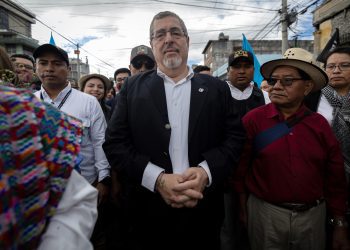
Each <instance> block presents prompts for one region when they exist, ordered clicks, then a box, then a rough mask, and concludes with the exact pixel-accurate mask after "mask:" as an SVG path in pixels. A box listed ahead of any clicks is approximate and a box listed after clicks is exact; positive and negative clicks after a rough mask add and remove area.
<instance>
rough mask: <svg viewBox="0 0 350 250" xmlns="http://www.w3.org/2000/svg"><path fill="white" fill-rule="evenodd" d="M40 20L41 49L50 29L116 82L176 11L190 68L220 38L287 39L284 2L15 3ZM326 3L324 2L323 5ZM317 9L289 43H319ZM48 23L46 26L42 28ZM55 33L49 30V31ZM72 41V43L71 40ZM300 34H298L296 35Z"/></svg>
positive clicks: (301, 5)
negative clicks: (158, 20) (158, 23)
mask: <svg viewBox="0 0 350 250" xmlns="http://www.w3.org/2000/svg"><path fill="white" fill-rule="evenodd" d="M13 1H14V2H16V3H17V4H19V5H20V6H22V7H24V8H26V9H27V10H29V11H31V12H32V13H33V14H35V15H36V18H37V19H38V20H39V21H36V24H34V25H32V36H33V38H34V39H37V40H38V41H39V44H43V43H48V42H49V39H50V32H51V30H50V28H52V29H53V36H54V39H55V42H56V45H57V46H60V47H62V48H64V49H66V50H67V51H69V52H70V57H76V56H75V55H74V54H73V50H74V47H75V45H74V44H77V43H79V45H80V46H81V53H80V57H81V58H82V59H83V60H84V61H85V58H86V56H87V57H88V60H89V64H90V71H91V73H101V74H105V75H106V76H109V77H110V76H113V72H114V71H115V70H116V69H117V68H120V67H128V65H129V60H130V51H131V49H132V48H133V47H135V46H137V45H140V44H144V45H147V46H149V25H150V22H151V20H152V18H153V16H154V15H155V14H157V13H158V12H160V11H164V10H170V11H173V12H175V13H176V14H178V15H179V16H180V17H181V18H182V19H183V20H184V22H185V24H186V26H187V29H188V30H189V36H190V53H189V65H191V64H198V63H202V62H203V54H202V51H203V49H204V47H205V45H206V44H207V42H208V40H210V39H211V40H216V39H217V38H218V35H219V33H220V32H224V33H225V35H229V37H230V39H242V33H244V34H245V35H246V37H247V38H248V39H281V32H280V30H281V28H280V25H279V24H278V21H279V16H278V10H279V9H280V8H281V0H270V1H265V0H245V1H244V0H221V1H213V0H164V1H146V0H131V1H126V0H123V1H119V0H60V1H56V0H55V1H53V0H13ZM313 2H315V1H310V0H294V1H292V0H288V6H289V10H291V9H292V8H295V10H297V11H298V12H299V11H301V10H303V9H305V8H306V7H307V6H308V5H310V4H311V3H313ZM320 2H322V1H320ZM314 8H315V5H313V6H311V7H310V8H308V10H307V11H306V13H304V14H299V15H298V20H297V22H296V23H295V24H293V25H292V26H291V28H292V31H291V30H290V31H289V38H292V37H293V36H294V35H295V34H297V35H298V36H299V39H313V36H312V32H313V31H314V28H313V26H312V14H311V11H312V10H313V9H314ZM41 22H42V23H41ZM47 26H48V27H50V28H48V27H47ZM56 32H58V33H59V34H60V35H62V36H64V37H65V38H67V39H69V40H70V41H71V42H73V43H74V44H73V43H71V42H70V41H67V40H66V39H65V38H63V37H61V36H60V35H59V34H57V33H56ZM293 32H294V33H293Z"/></svg>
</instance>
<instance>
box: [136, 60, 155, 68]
mask: <svg viewBox="0 0 350 250" xmlns="http://www.w3.org/2000/svg"><path fill="white" fill-rule="evenodd" d="M131 64H132V66H133V67H134V68H135V69H141V68H142V65H145V67H146V69H148V70H150V69H153V68H154V62H152V61H150V60H137V61H135V62H132V63H131Z"/></svg>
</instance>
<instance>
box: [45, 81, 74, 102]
mask: <svg viewBox="0 0 350 250" xmlns="http://www.w3.org/2000/svg"><path fill="white" fill-rule="evenodd" d="M71 89H72V86H71V84H70V82H68V85H67V86H66V87H65V88H64V89H62V91H61V92H60V93H59V94H58V95H57V97H56V99H55V100H52V101H55V102H59V101H62V99H63V98H64V97H65V95H66V94H67V93H68V92H69V91H70V90H71ZM40 91H41V93H42V95H43V98H44V100H45V99H50V100H51V98H50V96H49V94H48V93H47V92H46V90H45V88H44V87H43V85H41V89H40Z"/></svg>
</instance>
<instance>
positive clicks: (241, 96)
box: [226, 81, 271, 104]
mask: <svg viewBox="0 0 350 250" xmlns="http://www.w3.org/2000/svg"><path fill="white" fill-rule="evenodd" d="M226 82H227V84H228V86H229V87H230V91H231V96H232V98H234V99H236V100H238V101H240V100H247V99H248V98H249V97H250V96H251V95H252V93H253V86H254V82H253V81H251V82H250V85H249V86H248V87H247V88H245V89H244V90H243V91H242V90H240V89H238V88H236V87H235V86H233V85H232V84H231V82H230V81H226ZM262 92H263V95H264V99H265V104H268V103H270V102H271V101H270V98H269V94H268V93H267V92H266V91H264V90H262Z"/></svg>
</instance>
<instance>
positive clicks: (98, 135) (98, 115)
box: [90, 100, 110, 182]
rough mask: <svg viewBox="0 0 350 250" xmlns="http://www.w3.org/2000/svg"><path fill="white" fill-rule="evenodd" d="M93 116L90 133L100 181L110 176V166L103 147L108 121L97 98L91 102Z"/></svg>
mask: <svg viewBox="0 0 350 250" xmlns="http://www.w3.org/2000/svg"><path fill="white" fill-rule="evenodd" d="M91 117H92V119H91V127H90V134H91V141H92V144H93V147H94V155H95V167H96V168H97V172H98V181H99V182H100V181H102V180H103V179H105V178H106V177H107V176H110V166H109V164H108V161H107V158H106V155H105V153H104V151H103V148H102V144H103V142H104V141H105V131H106V128H107V123H106V119H105V117H104V114H103V111H102V108H101V106H100V104H99V103H98V101H97V100H94V102H92V103H91Z"/></svg>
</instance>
